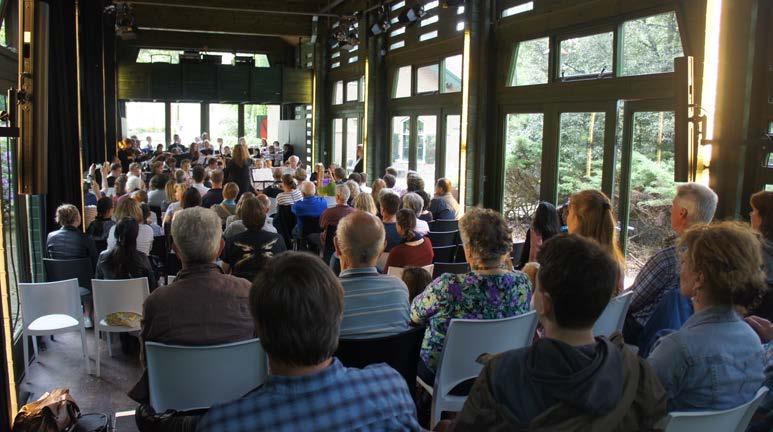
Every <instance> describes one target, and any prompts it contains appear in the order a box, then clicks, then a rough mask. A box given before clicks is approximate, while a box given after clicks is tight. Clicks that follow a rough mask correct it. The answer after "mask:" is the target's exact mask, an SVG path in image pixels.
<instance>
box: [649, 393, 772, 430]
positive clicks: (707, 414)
mask: <svg viewBox="0 0 773 432" xmlns="http://www.w3.org/2000/svg"><path fill="white" fill-rule="evenodd" d="M767 393H768V388H767V387H762V388H761V389H759V390H758V391H757V395H756V396H754V399H752V400H750V401H749V402H747V403H745V404H743V405H740V406H737V407H735V408H731V409H729V410H724V411H696V412H672V413H670V414H669V415H668V416H666V418H665V420H664V421H663V426H664V428H665V432H744V431H745V430H746V428H747V427H748V426H749V422H750V421H751V419H752V416H753V415H754V412H755V411H757V408H758V407H759V406H760V404H761V403H762V401H763V399H764V398H765V395H766V394H767Z"/></svg>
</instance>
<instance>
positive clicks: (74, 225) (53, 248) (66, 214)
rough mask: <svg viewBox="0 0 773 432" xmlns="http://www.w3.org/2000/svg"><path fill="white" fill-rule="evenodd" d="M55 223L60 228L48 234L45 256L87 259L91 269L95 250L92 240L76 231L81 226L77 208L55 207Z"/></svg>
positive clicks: (94, 260) (81, 232)
mask: <svg viewBox="0 0 773 432" xmlns="http://www.w3.org/2000/svg"><path fill="white" fill-rule="evenodd" d="M135 204H136V203H135ZM56 223H58V224H59V227H60V228H59V229H58V230H56V231H52V232H51V233H49V234H48V238H47V240H46V256H48V258H53V259H60V260H74V259H80V258H88V259H89V260H91V265H92V267H91V268H92V269H93V268H94V265H95V264H96V263H97V250H96V247H95V246H94V240H92V239H91V238H89V236H87V235H86V234H84V233H83V231H81V230H80V229H78V227H79V226H80V225H81V214H80V212H79V211H78V208H77V207H75V206H74V205H72V204H62V205H60V206H59V207H57V209H56Z"/></svg>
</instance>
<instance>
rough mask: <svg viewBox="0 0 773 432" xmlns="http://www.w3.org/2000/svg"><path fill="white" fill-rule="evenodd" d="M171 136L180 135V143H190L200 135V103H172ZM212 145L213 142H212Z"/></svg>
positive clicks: (185, 144) (186, 144)
mask: <svg viewBox="0 0 773 432" xmlns="http://www.w3.org/2000/svg"><path fill="white" fill-rule="evenodd" d="M171 105H172V106H171V108H172V138H174V135H179V136H180V143H182V144H183V145H184V146H186V147H187V146H188V145H190V143H192V142H193V140H194V138H195V137H197V136H200V135H201V104H198V103H172V104H171ZM212 144H213V145H214V144H215V143H212Z"/></svg>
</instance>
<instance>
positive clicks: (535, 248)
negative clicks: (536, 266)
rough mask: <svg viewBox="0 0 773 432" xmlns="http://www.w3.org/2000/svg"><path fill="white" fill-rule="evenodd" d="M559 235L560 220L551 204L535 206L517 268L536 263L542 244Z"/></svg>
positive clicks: (542, 203)
mask: <svg viewBox="0 0 773 432" xmlns="http://www.w3.org/2000/svg"><path fill="white" fill-rule="evenodd" d="M560 233H561V219H560V218H559V217H558V211H556V208H555V206H553V204H551V203H549V202H547V201H542V202H541V203H539V205H537V210H535V211H534V216H533V218H532V221H531V226H530V227H529V231H528V233H527V235H526V242H525V244H524V245H523V251H522V252H521V256H520V257H518V258H519V267H523V266H524V265H525V264H526V263H529V262H537V255H538V254H539V251H540V249H541V248H542V244H543V243H544V242H546V241H548V240H550V238H551V237H553V236H555V235H558V234H560Z"/></svg>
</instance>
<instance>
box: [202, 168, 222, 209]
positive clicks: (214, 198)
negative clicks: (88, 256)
mask: <svg viewBox="0 0 773 432" xmlns="http://www.w3.org/2000/svg"><path fill="white" fill-rule="evenodd" d="M209 179H210V181H211V182H212V188H210V189H209V190H207V192H206V193H204V195H203V196H202V197H201V206H202V207H204V208H212V206H215V205H218V204H220V203H222V202H223V171H221V170H219V169H215V170H213V171H212V172H211V173H210V174H209Z"/></svg>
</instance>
